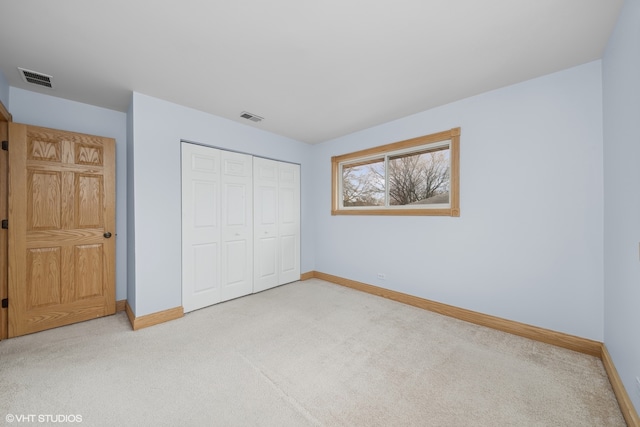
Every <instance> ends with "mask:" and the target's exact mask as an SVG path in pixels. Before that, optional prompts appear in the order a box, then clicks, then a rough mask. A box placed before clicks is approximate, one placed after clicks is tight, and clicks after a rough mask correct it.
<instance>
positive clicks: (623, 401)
mask: <svg viewBox="0 0 640 427" xmlns="http://www.w3.org/2000/svg"><path fill="white" fill-rule="evenodd" d="M601 359H602V364H603V365H604V369H605V371H607V376H608V377H609V382H610V383H611V388H612V389H613V393H614V394H615V395H616V399H617V400H618V405H619V406H620V411H621V412H622V416H623V417H624V420H625V421H626V422H627V426H629V427H640V418H638V413H637V412H636V409H635V407H634V406H633V402H631V398H630V397H629V394H627V390H626V389H625V388H624V384H622V380H621V379H620V375H618V370H617V369H616V367H615V365H614V364H613V359H611V355H610V354H609V351H608V350H607V347H606V346H605V345H604V344H602V354H601Z"/></svg>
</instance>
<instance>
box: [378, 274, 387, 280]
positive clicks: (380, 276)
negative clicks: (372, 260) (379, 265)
mask: <svg viewBox="0 0 640 427" xmlns="http://www.w3.org/2000/svg"><path fill="white" fill-rule="evenodd" d="M386 278H387V275H386V274H384V273H378V279H380V280H384V279H386Z"/></svg>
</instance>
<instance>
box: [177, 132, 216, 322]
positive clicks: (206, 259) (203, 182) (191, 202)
mask: <svg viewBox="0 0 640 427" xmlns="http://www.w3.org/2000/svg"><path fill="white" fill-rule="evenodd" d="M220 301H221V295H220V150H217V149H214V148H210V147H203V146H200V145H195V144H188V143H182V307H183V309H184V311H185V313H187V312H189V311H193V310H197V309H199V308H202V307H207V306H209V305H212V304H216V303H218V302H220Z"/></svg>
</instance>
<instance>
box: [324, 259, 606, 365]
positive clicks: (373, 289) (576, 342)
mask: <svg viewBox="0 0 640 427" xmlns="http://www.w3.org/2000/svg"><path fill="white" fill-rule="evenodd" d="M313 277H315V278H318V279H322V280H326V281H327V282H331V283H335V284H337V285H342V286H346V287H349V288H352V289H357V290H359V291H363V292H367V293H369V294H373V295H378V296H381V297H383V298H388V299H391V300H394V301H398V302H401V303H404V304H408V305H412V306H414V307H419V308H423V309H425V310H429V311H433V312H435V313H438V314H442V315H445V316H449V317H453V318H456V319H459V320H464V321H465V322H470V323H475V324H476V325H480V326H486V327H488V328H492V329H497V330H499V331H503V332H508V333H510V334H514V335H518V336H521V337H524V338H529V339H532V340H536V341H541V342H544V343H547V344H552V345H555V346H558V347H563V348H566V349H569V350H573V351H578V352H580V353H585V354H588V355H591V356H596V357H600V355H601V353H602V350H601V349H602V343H600V342H598V341H592V340H589V339H586V338H581V337H577V336H574V335H569V334H564V333H561V332H556V331H552V330H550V329H544V328H539V327H537V326H531V325H527V324H525V323H520V322H515V321H513V320H507V319H503V318H501V317H495V316H490V315H488V314H483V313H478V312H476V311H471V310H467V309H464V308H458V307H454V306H452V305H447V304H443V303H440V302H436V301H431V300H428V299H424V298H420V297H416V296H413V295H409V294H404V293H402V292H397V291H392V290H390V289H385V288H380V287H378V286H373V285H368V284H366V283H361V282H357V281H355V280H350V279H345V278H342V277H338V276H333V275H331V274H326V273H320V272H318V271H315V272H314V273H313Z"/></svg>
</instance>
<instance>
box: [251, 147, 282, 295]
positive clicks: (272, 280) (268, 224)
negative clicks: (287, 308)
mask: <svg viewBox="0 0 640 427" xmlns="http://www.w3.org/2000/svg"><path fill="white" fill-rule="evenodd" d="M253 176H254V188H253V191H254V214H253V215H254V216H253V220H254V226H253V230H254V258H253V260H254V278H253V291H254V292H260V291H264V290H265V289H269V288H273V287H274V286H278V285H279V282H278V269H279V268H278V263H279V260H278V259H279V257H278V252H279V251H278V162H276V161H274V160H268V159H261V158H258V157H256V158H254V159H253Z"/></svg>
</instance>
